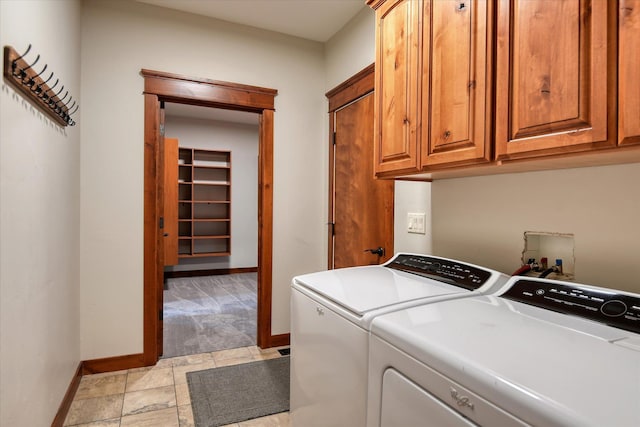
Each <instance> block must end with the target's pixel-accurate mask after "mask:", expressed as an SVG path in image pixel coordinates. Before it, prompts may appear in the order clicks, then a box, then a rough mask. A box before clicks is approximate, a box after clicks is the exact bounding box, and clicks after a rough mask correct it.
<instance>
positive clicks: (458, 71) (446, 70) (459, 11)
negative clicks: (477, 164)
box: [421, 0, 493, 166]
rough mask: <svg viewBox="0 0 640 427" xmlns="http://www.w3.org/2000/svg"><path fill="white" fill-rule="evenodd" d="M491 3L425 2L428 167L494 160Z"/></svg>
mask: <svg viewBox="0 0 640 427" xmlns="http://www.w3.org/2000/svg"><path fill="white" fill-rule="evenodd" d="M488 4H491V2H487V1H482V0H447V1H442V0H431V1H428V2H425V10H424V13H423V19H424V23H423V26H424V29H423V34H424V42H423V43H424V46H423V48H422V52H423V58H422V88H423V89H422V123H423V125H422V138H421V141H422V144H421V145H422V156H421V158H422V166H429V165H435V164H447V165H456V164H461V163H469V162H470V161H489V160H490V156H491V153H490V146H489V143H488V141H489V135H490V133H489V132H490V131H491V129H492V125H491V121H490V116H489V114H488V113H489V112H490V111H491V110H490V104H489V102H490V101H491V97H490V96H489V93H490V90H491V85H490V70H489V68H488V67H489V64H490V61H489V60H488V59H489V58H491V44H492V43H491V39H490V37H488V36H487V35H488V34H490V33H491V29H492V22H491V16H492V15H493V14H492V11H491V10H487V7H488ZM489 7H492V6H491V5H489Z"/></svg>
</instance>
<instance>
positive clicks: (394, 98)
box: [369, 0, 423, 174]
mask: <svg viewBox="0 0 640 427" xmlns="http://www.w3.org/2000/svg"><path fill="white" fill-rule="evenodd" d="M369 4H371V2H370V3H369ZM422 5H423V2H422V0H418V1H414V0H394V1H386V2H377V5H376V6H377V7H378V9H377V10H376V20H377V27H376V71H375V74H376V84H375V85H376V91H375V95H374V96H375V104H374V115H375V120H374V128H375V134H374V146H375V150H374V165H375V172H376V174H378V173H381V172H390V171H407V172H414V171H417V170H418V164H419V159H418V152H419V151H418V125H419V123H418V114H419V109H418V101H419V99H420V97H419V93H420V90H421V86H420V84H419V81H418V78H419V76H420V73H419V61H420V58H421V56H422V55H421V54H420V51H419V49H420V46H421V43H420V41H421V40H420V39H421V34H420V24H421V22H422V17H421V13H422Z"/></svg>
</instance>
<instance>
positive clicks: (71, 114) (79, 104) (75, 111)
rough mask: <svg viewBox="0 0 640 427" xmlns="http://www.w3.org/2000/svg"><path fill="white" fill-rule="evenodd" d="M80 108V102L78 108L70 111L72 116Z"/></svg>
mask: <svg viewBox="0 0 640 427" xmlns="http://www.w3.org/2000/svg"><path fill="white" fill-rule="evenodd" d="M78 108H80V104H78V105H76V109H75V110H73V111H72V112H70V113H69V115H70V116H71V115H73V114H75V112H76V111H78Z"/></svg>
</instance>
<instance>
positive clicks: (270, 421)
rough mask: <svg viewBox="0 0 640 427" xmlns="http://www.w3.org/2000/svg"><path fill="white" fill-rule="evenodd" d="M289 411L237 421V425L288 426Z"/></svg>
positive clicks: (252, 426)
mask: <svg viewBox="0 0 640 427" xmlns="http://www.w3.org/2000/svg"><path fill="white" fill-rule="evenodd" d="M289 426H290V422H289V413H288V412H284V413H281V414H275V415H269V416H268V417H262V418H256V419H253V420H248V421H243V422H241V423H238V427H289Z"/></svg>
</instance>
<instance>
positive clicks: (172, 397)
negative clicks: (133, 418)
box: [122, 386, 176, 416]
mask: <svg viewBox="0 0 640 427" xmlns="http://www.w3.org/2000/svg"><path fill="white" fill-rule="evenodd" d="M174 406H176V393H175V389H174V387H173V386H166V387H159V388H154V389H149V390H140V391H132V392H130V393H126V394H125V395H124V404H123V405H122V415H123V416H125V415H133V414H140V413H143V412H150V411H158V410H160V409H166V408H171V407H174Z"/></svg>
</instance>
